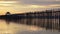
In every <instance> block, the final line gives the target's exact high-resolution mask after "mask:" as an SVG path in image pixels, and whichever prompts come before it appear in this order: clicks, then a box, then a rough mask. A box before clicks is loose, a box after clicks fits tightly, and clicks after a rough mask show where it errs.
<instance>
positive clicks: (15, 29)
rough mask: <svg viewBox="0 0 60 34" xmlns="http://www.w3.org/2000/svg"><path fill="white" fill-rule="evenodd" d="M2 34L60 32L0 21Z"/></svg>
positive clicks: (47, 33)
mask: <svg viewBox="0 0 60 34" xmlns="http://www.w3.org/2000/svg"><path fill="white" fill-rule="evenodd" d="M7 22H9V24H7ZM0 34H60V32H59V31H58V30H50V29H48V30H46V29H45V28H42V27H37V26H34V25H25V24H18V23H16V22H13V21H6V20H4V19H0Z"/></svg>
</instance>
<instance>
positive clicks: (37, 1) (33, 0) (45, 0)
mask: <svg viewBox="0 0 60 34" xmlns="http://www.w3.org/2000/svg"><path fill="white" fill-rule="evenodd" d="M19 1H20V2H21V3H22V4H28V5H30V4H33V5H50V4H60V1H59V0H19Z"/></svg>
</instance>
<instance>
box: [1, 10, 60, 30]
mask: <svg viewBox="0 0 60 34" xmlns="http://www.w3.org/2000/svg"><path fill="white" fill-rule="evenodd" d="M0 18H1V19H7V20H15V21H16V20H19V22H20V23H22V24H27V25H36V26H41V27H46V28H50V29H59V30H60V11H46V12H34V13H32V12H30V13H22V14H9V15H2V16H0Z"/></svg>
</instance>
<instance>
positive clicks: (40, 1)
mask: <svg viewBox="0 0 60 34" xmlns="http://www.w3.org/2000/svg"><path fill="white" fill-rule="evenodd" d="M54 8H60V0H0V15H5V14H6V12H10V13H11V14H15V13H26V12H35V11H42V10H46V9H54Z"/></svg>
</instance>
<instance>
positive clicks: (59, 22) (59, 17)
mask: <svg viewBox="0 0 60 34" xmlns="http://www.w3.org/2000/svg"><path fill="white" fill-rule="evenodd" d="M59 30H60V16H59Z"/></svg>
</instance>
